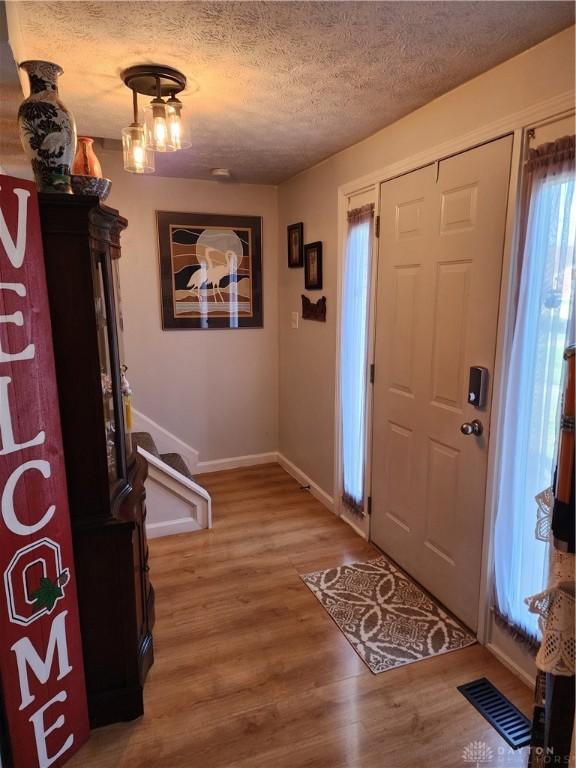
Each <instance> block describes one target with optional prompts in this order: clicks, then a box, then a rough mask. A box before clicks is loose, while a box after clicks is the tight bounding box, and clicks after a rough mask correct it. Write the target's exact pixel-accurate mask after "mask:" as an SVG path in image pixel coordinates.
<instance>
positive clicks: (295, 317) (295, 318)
mask: <svg viewBox="0 0 576 768" xmlns="http://www.w3.org/2000/svg"><path fill="white" fill-rule="evenodd" d="M290 325H291V327H292V328H298V312H292V316H291V318H290Z"/></svg>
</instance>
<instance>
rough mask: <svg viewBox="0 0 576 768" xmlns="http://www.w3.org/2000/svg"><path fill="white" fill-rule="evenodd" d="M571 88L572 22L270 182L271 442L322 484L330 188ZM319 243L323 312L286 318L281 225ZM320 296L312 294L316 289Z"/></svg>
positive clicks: (330, 420) (291, 287)
mask: <svg viewBox="0 0 576 768" xmlns="http://www.w3.org/2000/svg"><path fill="white" fill-rule="evenodd" d="M573 89H574V27H572V28H570V29H568V30H565V31H563V32H561V33H560V34H558V35H556V36H554V37H552V38H550V39H549V40H546V41H544V42H543V43H541V44H540V45H537V46H535V47H534V48H532V49H530V50H528V51H526V52H524V53H522V54H520V55H519V56H516V57H515V58H513V59H510V60H509V61H507V62H505V63H503V64H501V65H500V66H498V67H495V68H494V69H492V70H490V71H489V72H486V73H484V74H483V75H480V76H479V77H477V78H475V79H474V80H471V81H470V82H468V83H465V84H464V85H462V86H460V87H459V88H457V89H455V90H454V91H451V92H449V93H447V94H445V95H444V96H442V97H440V98H439V99H436V100H435V101H433V102H431V103H430V104H427V105H426V106H424V107H422V108H421V109H419V110H417V111H415V112H413V113H412V114H410V115H408V116H406V117H405V118H403V119H402V120H399V121H398V122H396V123H394V124H392V125H390V126H388V127H386V128H384V129H383V130H382V131H379V132H378V133H376V134H374V135H373V136H371V137H370V138H368V139H366V140H365V141H363V142H360V143H359V144H356V145H354V146H352V147H350V148H349V149H346V150H344V151H343V152H341V153H339V154H338V155H335V156H333V157H331V158H329V159H328V160H326V161H324V162H323V163H321V164H319V165H317V166H315V167H314V168H312V169H310V170H308V171H304V172H303V173H301V174H299V175H298V176H296V177H294V178H293V179H291V180H289V181H287V182H285V183H284V184H282V185H281V186H280V187H279V214H280V216H279V221H280V238H281V241H280V242H281V249H280V293H279V312H280V314H279V333H280V399H279V449H280V452H281V453H282V454H283V455H284V456H286V457H287V458H288V459H289V460H290V461H292V462H293V463H294V464H296V465H297V466H298V467H299V468H300V469H301V470H302V471H303V472H304V473H305V474H306V475H308V476H309V477H310V478H311V479H312V480H313V481H314V482H316V483H318V485H319V486H320V487H321V488H322V489H323V490H324V491H326V492H327V493H328V494H330V495H332V494H333V490H334V489H333V485H334V425H335V419H334V381H335V375H334V374H335V355H336V317H335V309H336V302H337V294H336V290H337V274H336V268H337V247H338V239H337V238H338V221H337V206H338V187H339V186H340V185H342V184H344V183H347V182H350V181H353V180H354V179H357V178H359V177H362V176H364V175H366V174H369V173H371V172H374V171H376V170H377V169H379V168H383V167H384V166H387V165H390V164H392V163H395V162H398V161H400V160H403V159H405V158H409V157H411V156H412V155H415V154H416V153H418V152H422V151H424V150H426V149H429V148H431V147H434V146H436V145H438V144H440V143H442V142H445V141H449V140H451V139H455V138H457V137H459V136H462V135H463V134H465V133H468V132H470V131H472V130H474V129H476V128H478V127H479V126H481V125H484V124H488V123H491V122H493V121H495V120H497V119H500V118H502V117H505V116H506V115H508V114H511V113H514V112H517V111H520V110H522V109H525V108H527V107H529V106H530V105H532V104H535V103H536V102H539V101H542V100H545V99H548V98H551V97H552V96H554V95H556V94H561V93H565V92H568V91H573ZM295 221H302V222H304V239H305V242H310V241H312V240H322V241H323V243H324V290H323V291H322V293H323V294H324V295H325V296H326V297H327V302H328V303H327V307H328V321H327V323H326V324H325V325H322V324H318V323H311V322H301V324H300V327H299V329H298V330H293V329H291V327H290V313H291V312H293V311H298V312H299V311H300V294H301V293H303V292H304V277H303V273H302V270H293V269H288V268H287V266H286V255H285V245H284V239H285V232H286V226H287V225H288V224H290V223H292V222H295ZM318 295H321V294H318Z"/></svg>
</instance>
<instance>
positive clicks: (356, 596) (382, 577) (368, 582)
mask: <svg viewBox="0 0 576 768" xmlns="http://www.w3.org/2000/svg"><path fill="white" fill-rule="evenodd" d="M301 578H302V580H303V581H304V583H305V584H306V585H307V586H308V587H309V588H310V589H311V590H312V592H313V593H314V594H315V595H316V597H317V598H318V600H319V601H320V602H321V603H322V605H323V606H324V608H325V609H326V610H327V611H328V613H329V614H330V616H331V617H332V618H333V619H334V621H335V622H336V624H337V625H338V626H339V627H340V629H341V630H342V632H343V633H344V634H345V636H346V638H347V639H348V641H349V642H350V644H351V645H352V647H353V648H354V650H355V651H356V652H357V653H358V655H359V656H360V658H361V659H362V660H363V661H364V662H365V663H366V665H367V666H368V667H369V669H370V670H371V671H372V672H374V673H377V672H385V671H386V670H387V669H394V667H399V666H401V665H402V664H411V663H412V662H414V661H420V660H421V659H427V658H429V657H430V656H437V655H439V654H441V653H449V652H450V651H457V650H459V649H460V648H465V647H466V646H468V645H472V644H473V643H475V642H476V638H475V637H474V635H472V634H471V633H470V632H469V631H468V630H467V629H465V628H464V627H463V626H461V625H460V624H459V623H458V622H457V621H456V620H455V619H453V618H452V617H451V616H449V615H448V614H447V613H446V611H444V610H443V609H442V608H441V607H440V606H439V605H438V604H437V603H435V602H434V601H433V600H432V599H431V598H430V596H429V595H427V594H426V593H425V592H423V591H422V590H421V589H420V587H418V586H417V585H416V584H415V583H414V582H413V581H411V580H410V579H409V578H408V577H407V576H406V575H405V574H404V573H403V572H402V571H400V570H399V569H398V568H397V567H396V566H395V565H394V564H393V563H391V562H390V561H389V560H388V559H387V558H385V557H379V558H378V559H377V560H370V561H369V562H366V563H352V564H350V565H342V566H340V567H339V568H331V569H329V570H328V571H318V572H316V573H309V574H308V575H306V576H302V577H301Z"/></svg>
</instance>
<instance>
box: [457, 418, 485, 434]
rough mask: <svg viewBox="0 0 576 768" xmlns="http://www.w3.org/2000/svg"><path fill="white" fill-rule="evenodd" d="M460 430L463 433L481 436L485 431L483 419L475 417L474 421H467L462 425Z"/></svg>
mask: <svg viewBox="0 0 576 768" xmlns="http://www.w3.org/2000/svg"><path fill="white" fill-rule="evenodd" d="M460 432H462V434H463V435H476V437H480V435H481V434H482V432H484V427H483V426H482V422H481V421H478V419H473V420H472V421H465V422H464V424H462V426H461V427H460Z"/></svg>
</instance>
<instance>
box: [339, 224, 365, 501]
mask: <svg viewBox="0 0 576 768" xmlns="http://www.w3.org/2000/svg"><path fill="white" fill-rule="evenodd" d="M372 220H373V214H372V212H371V211H369V212H368V213H367V214H366V215H363V216H361V217H359V218H358V217H357V219H356V220H354V219H352V220H350V223H349V229H348V240H347V245H346V263H345V268H344V300H343V306H342V337H341V356H340V397H341V411H342V465H343V498H344V501H345V503H347V504H348V506H349V507H350V508H351V509H352V510H353V511H355V512H357V513H362V511H363V507H364V471H365V462H366V456H365V453H366V448H365V446H366V385H367V353H368V310H369V293H370V261H371V241H372Z"/></svg>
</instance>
